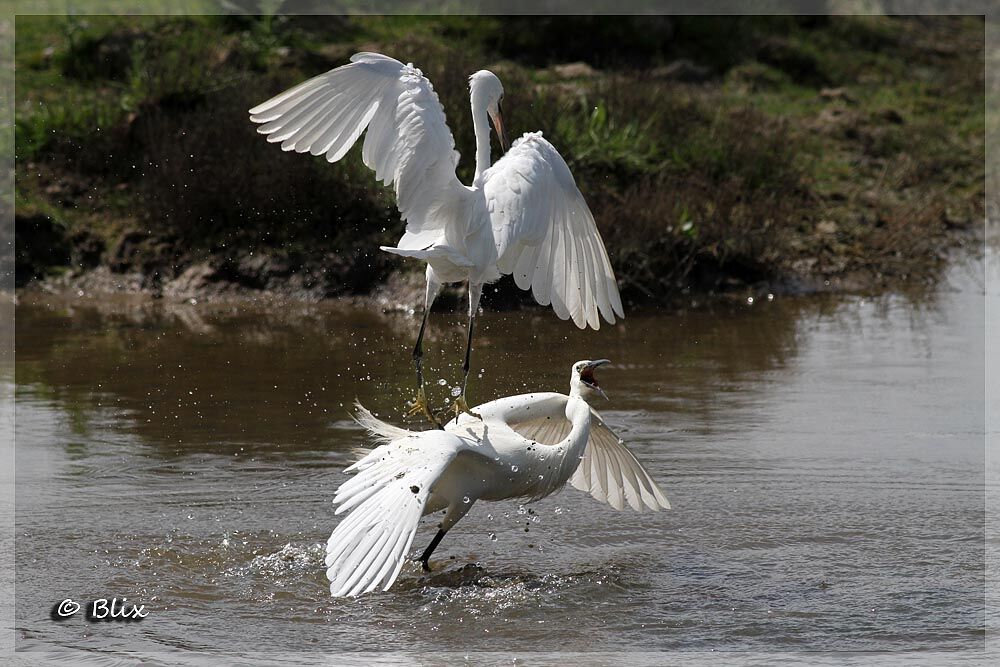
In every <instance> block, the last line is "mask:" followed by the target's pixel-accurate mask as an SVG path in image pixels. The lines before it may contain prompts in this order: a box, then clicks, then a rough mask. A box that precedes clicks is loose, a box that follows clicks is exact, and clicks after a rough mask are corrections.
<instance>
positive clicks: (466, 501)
mask: <svg viewBox="0 0 1000 667" xmlns="http://www.w3.org/2000/svg"><path fill="white" fill-rule="evenodd" d="M462 502H463V503H465V504H466V505H468V504H469V496H462Z"/></svg>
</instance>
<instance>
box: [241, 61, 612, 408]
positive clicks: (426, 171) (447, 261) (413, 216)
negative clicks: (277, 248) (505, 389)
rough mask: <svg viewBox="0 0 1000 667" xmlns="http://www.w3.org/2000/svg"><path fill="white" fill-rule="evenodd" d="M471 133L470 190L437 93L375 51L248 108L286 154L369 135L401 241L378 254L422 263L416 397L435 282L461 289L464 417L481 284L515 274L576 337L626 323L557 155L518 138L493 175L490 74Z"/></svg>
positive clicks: (499, 89)
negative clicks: (391, 195) (465, 320)
mask: <svg viewBox="0 0 1000 667" xmlns="http://www.w3.org/2000/svg"><path fill="white" fill-rule="evenodd" d="M469 92H470V97H471V99H472V121H473V127H474V128H475V133H476V171H475V176H474V177H473V179H472V185H470V186H466V185H464V184H462V183H461V182H460V181H459V180H458V177H457V176H456V174H455V168H456V166H457V165H458V158H459V155H458V153H457V152H456V151H455V140H454V138H453V137H452V134H451V131H450V130H449V129H448V125H447V123H446V122H445V116H444V110H443V108H442V107H441V103H440V102H439V101H438V97H437V94H436V93H435V92H434V88H433V86H431V83H430V81H428V80H427V79H426V78H425V77H424V75H423V74H422V73H421V71H420V70H419V69H416V68H415V67H413V66H412V65H404V64H402V63H400V62H399V61H397V60H394V59H392V58H389V57H387V56H383V55H380V54H378V53H358V54H356V55H354V56H353V57H352V58H351V62H350V63H349V64H347V65H344V66H343V67H338V68H336V69H333V70H330V71H329V72H327V73H325V74H321V75H319V76H317V77H314V78H312V79H309V80H308V81H305V82H304V83H301V84H299V85H298V86H295V87H294V88H291V89H290V90H287V91H285V92H284V93H281V94H280V95H277V96H276V97H273V98H272V99H270V100H268V101H266V102H264V103H263V104H260V105H258V106H256V107H254V108H253V109H250V114H251V116H250V120H252V121H254V122H256V123H261V124H262V125H261V126H260V127H259V128H257V131H258V132H259V133H261V134H265V135H267V140H268V141H269V142H275V143H278V142H280V143H281V148H282V150H285V151H292V150H294V151H296V152H298V153H311V154H312V155H325V156H326V159H327V160H328V161H330V162H336V161H337V160H339V159H341V158H342V157H344V155H345V154H346V153H347V151H348V150H349V149H350V148H351V146H353V145H354V143H355V142H356V141H357V139H358V138H359V137H360V136H361V133H362V132H364V131H365V130H366V129H367V134H366V136H365V140H364V146H363V149H362V159H363V160H364V163H365V164H366V165H367V166H368V167H370V168H371V169H373V170H374V171H375V178H376V179H378V180H380V181H382V182H383V183H385V184H386V185H394V186H395V190H396V205H397V206H398V208H399V212H400V216H401V217H402V219H403V220H404V221H405V222H406V233H405V234H403V237H402V238H401V239H400V240H399V242H398V243H397V245H396V247H383V248H382V250H386V251H388V252H391V253H395V254H397V255H402V256H404V257H413V258H417V259H422V260H424V261H426V262H427V273H426V277H427V290H426V293H425V297H424V312H423V319H422V320H421V323H420V333H419V334H418V335H417V342H416V345H415V346H414V349H413V358H414V364H415V366H416V371H417V387H418V389H417V398H416V400H415V401H414V405H413V410H412V411H411V412H412V413H414V414H415V413H417V412H421V411H422V412H424V413H425V414H426V415H427V416H428V417H429V418H430V419H431V420H432V421H435V420H434V417H433V416H432V414H431V412H430V410H429V408H428V407H427V401H426V397H425V395H424V389H423V375H422V372H421V365H420V364H421V357H422V354H423V348H422V342H423V336H424V329H425V326H426V324H427V313H428V312H429V311H430V308H431V304H432V303H433V302H434V299H435V297H436V296H437V295H438V292H439V291H440V289H441V286H442V284H443V283H454V282H463V281H467V282H468V285H469V337H468V342H467V344H466V350H465V361H464V362H463V364H462V370H463V373H464V376H463V380H462V393H461V395H460V396H459V397H458V398H457V399H456V401H455V403H454V404H453V406H452V408H453V409H454V410H455V411H456V414H458V413H459V412H467V411H468V406H467V404H466V400H465V390H466V386H467V384H468V380H469V365H470V355H471V352H472V330H473V324H474V320H475V315H476V311H477V310H478V308H479V298H480V296H481V295H482V290H483V285H484V284H487V283H491V282H493V281H495V280H498V279H499V278H500V276H501V275H502V274H503V275H507V274H513V276H514V282H515V283H517V286H518V287H520V288H521V289H524V290H527V289H530V290H531V292H532V294H533V295H534V297H535V300H536V301H538V303H540V304H541V305H543V306H544V305H548V304H552V308H553V309H554V310H555V311H556V314H557V315H558V316H559V317H560V318H562V319H569V318H572V320H573V322H574V323H575V324H576V325H577V326H578V327H580V328H581V329H583V328H586V327H587V326H590V327H592V328H594V329H597V328H599V327H600V318H601V317H603V318H604V319H605V320H607V321H608V322H610V323H611V324H614V322H615V317H616V316H617V317H623V316H624V315H623V313H622V303H621V298H620V297H619V295H618V285H617V282H616V281H615V276H614V273H613V271H612V269H611V263H610V262H609V261H608V254H607V251H605V249H604V243H603V241H602V240H601V235H600V233H599V232H598V231H597V225H596V224H595V222H594V217H593V215H592V214H591V212H590V209H589V208H588V207H587V203H586V202H585V201H584V199H583V195H581V194H580V190H579V189H578V188H577V186H576V181H575V180H574V179H573V175H572V174H571V173H570V170H569V167H567V166H566V162H565V161H563V159H562V156H560V155H559V152H558V151H557V150H556V149H555V148H554V147H553V146H552V144H550V143H549V142H548V141H546V140H545V139H544V138H543V137H542V134H541V133H540V132H538V133H533V134H531V133H529V134H525V135H524V136H523V137H521V138H520V139H518V140H517V141H515V142H514V145H513V146H511V148H510V151H508V152H507V154H506V155H505V156H504V157H503V158H502V159H500V160H499V161H497V163H496V164H495V165H493V166H491V163H490V127H489V122H490V120H492V121H493V126H494V128H495V129H496V132H497V135H498V137H499V139H500V142H501V145H505V144H506V135H505V132H504V126H503V118H502V116H501V111H500V101H501V99H502V98H503V86H502V85H501V84H500V80H499V79H498V78H497V77H496V75H494V74H493V73H492V72H488V71H486V70H481V71H479V72H476V73H475V74H473V75H472V76H471V77H469Z"/></svg>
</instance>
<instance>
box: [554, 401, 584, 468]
mask: <svg viewBox="0 0 1000 667" xmlns="http://www.w3.org/2000/svg"><path fill="white" fill-rule="evenodd" d="M566 419H568V420H569V421H570V423H571V424H572V425H573V426H572V428H570V431H569V435H568V436H566V439H565V440H563V442H565V443H567V446H566V450H565V451H564V452H563V456H562V461H560V465H559V479H558V480H553V481H555V482H557V483H558V484H564V483H565V482H566V480H568V479H569V478H570V477H572V476H573V473H574V472H576V468H577V466H578V465H580V459H581V458H582V457H583V453H584V452H585V451H586V450H587V440H589V439H590V421H591V416H590V405H589V404H588V403H587V401H585V400H583V399H582V398H580V397H579V396H572V395H571V396H570V398H569V401H567V402H566Z"/></svg>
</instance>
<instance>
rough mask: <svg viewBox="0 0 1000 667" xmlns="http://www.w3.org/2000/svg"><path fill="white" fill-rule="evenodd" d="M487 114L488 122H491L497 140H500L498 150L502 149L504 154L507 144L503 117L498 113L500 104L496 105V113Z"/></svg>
mask: <svg viewBox="0 0 1000 667" xmlns="http://www.w3.org/2000/svg"><path fill="white" fill-rule="evenodd" d="M489 113H490V120H491V121H493V129H494V130H496V132H497V138H498V139H500V148H502V149H503V152H504V153H506V152H507V146H508V145H509V144H508V143H507V132H506V131H505V130H504V128H503V115H501V112H500V104H499V103H498V104H497V112H496V113H493V112H492V111H491V112H489Z"/></svg>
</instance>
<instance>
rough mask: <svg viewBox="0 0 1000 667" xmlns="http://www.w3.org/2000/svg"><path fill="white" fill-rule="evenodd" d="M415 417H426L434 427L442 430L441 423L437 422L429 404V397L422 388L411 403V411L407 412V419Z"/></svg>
mask: <svg viewBox="0 0 1000 667" xmlns="http://www.w3.org/2000/svg"><path fill="white" fill-rule="evenodd" d="M414 415H424V416H425V417H427V419H429V420H430V422H431V423H432V424H434V426H436V427H437V428H442V426H441V422H439V421H438V420H437V417H435V416H434V413H433V412H431V408H430V405H429V404H428V403H427V395H426V394H425V393H424V388H423V387H420V388H419V389H417V395H416V397H415V398H414V399H413V402H412V403H410V406H409V409H408V410H407V411H406V416H407V417H412V416H414Z"/></svg>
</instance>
